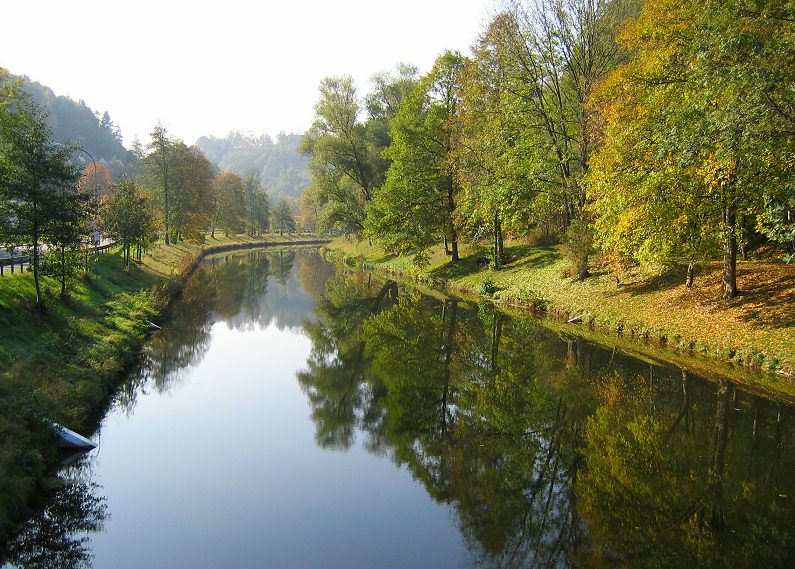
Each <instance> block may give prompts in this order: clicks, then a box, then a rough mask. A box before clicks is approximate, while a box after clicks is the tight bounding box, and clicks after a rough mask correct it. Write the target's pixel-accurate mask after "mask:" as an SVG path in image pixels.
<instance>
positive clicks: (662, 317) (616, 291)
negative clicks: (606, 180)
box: [327, 238, 795, 391]
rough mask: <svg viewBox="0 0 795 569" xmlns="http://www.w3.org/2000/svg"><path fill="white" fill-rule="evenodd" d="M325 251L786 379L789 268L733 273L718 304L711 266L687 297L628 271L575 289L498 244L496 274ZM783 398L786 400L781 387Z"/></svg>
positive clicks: (529, 251) (658, 278) (673, 283)
mask: <svg viewBox="0 0 795 569" xmlns="http://www.w3.org/2000/svg"><path fill="white" fill-rule="evenodd" d="M327 249H328V250H330V251H331V252H332V253H333V254H334V255H336V256H338V257H339V258H340V259H342V260H343V261H344V262H346V263H347V264H349V265H354V266H355V265H358V266H370V267H373V268H374V269H376V270H379V271H383V272H388V273H393V274H400V275H403V276H404V277H408V278H411V279H414V280H416V281H418V282H423V283H426V284H431V285H433V286H436V287H439V288H449V289H451V290H455V291H458V292H461V293H467V294H472V295H478V296H481V297H484V296H485V297H487V298H489V299H490V300H492V301H494V302H497V303H500V304H505V305H514V306H518V307H531V308H536V309H542V310H545V311H546V312H548V313H549V314H550V315H554V316H557V317H558V318H559V319H568V318H571V317H572V316H582V318H583V321H584V322H585V324H586V325H590V326H591V327H593V328H595V329H597V330H602V331H611V332H620V333H621V334H622V335H623V336H624V337H625V338H626V337H630V338H633V337H634V338H637V339H642V340H653V341H655V342H656V343H658V344H663V345H665V346H667V347H674V348H678V349H679V350H680V351H684V352H687V353H692V354H695V355H700V356H707V357H708V358H711V359H714V360H717V361H724V362H731V363H732V364H740V365H743V366H746V367H754V368H759V369H762V370H764V371H769V372H775V373H778V374H781V375H784V376H787V377H792V376H793V374H794V373H795V266H791V265H781V264H773V263H762V262H744V263H739V265H738V282H739V286H740V289H741V290H742V291H743V294H742V295H741V296H740V297H739V298H737V299H734V300H731V301H725V300H722V299H721V298H720V290H721V288H720V286H721V283H720V278H721V269H720V265H719V264H718V263H715V264H713V265H710V266H708V267H705V268H703V269H701V270H700V271H699V272H698V274H697V278H696V282H695V286H694V287H693V288H692V289H687V288H686V287H685V286H684V272H682V271H677V270H674V271H668V272H656V273H652V272H643V271H641V270H640V269H636V270H634V271H633V272H630V273H629V274H627V275H624V276H623V277H622V282H621V283H617V282H616V280H615V276H613V275H611V274H608V273H607V272H606V271H602V272H599V271H598V270H596V271H595V274H594V275H593V276H591V277H589V278H587V279H585V280H584V281H578V280H575V279H572V278H569V277H568V276H566V274H567V273H568V270H567V269H568V267H567V265H566V262H565V261H564V260H563V259H562V258H561V256H560V255H559V254H558V252H557V250H556V249H555V248H552V247H531V246H527V245H523V244H520V243H510V244H508V246H507V248H506V254H507V259H508V261H507V264H506V265H505V266H504V267H503V268H502V269H500V270H498V271H494V270H491V269H490V268H489V266H488V262H487V260H486V255H485V252H484V251H483V249H481V248H478V247H475V246H469V247H466V248H464V250H463V253H462V259H461V261H460V262H459V263H450V262H449V258H448V257H446V256H445V254H444V251H443V250H442V248H441V247H438V248H435V249H434V250H432V251H431V254H430V262H429V264H428V265H427V266H425V267H422V268H417V267H415V266H414V265H413V263H412V261H411V258H410V257H395V256H389V255H385V254H384V252H383V251H381V250H379V249H378V248H377V247H374V246H372V245H369V244H367V243H365V242H360V243H356V242H353V241H348V240H346V239H342V238H341V239H338V240H336V241H334V242H333V243H332V244H330V245H329V246H328V247H327ZM787 383H788V384H789V383H791V382H789V381H788V382H787ZM786 390H787V391H791V389H789V386H788V387H787V389H786Z"/></svg>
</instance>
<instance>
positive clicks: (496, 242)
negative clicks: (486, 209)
mask: <svg viewBox="0 0 795 569" xmlns="http://www.w3.org/2000/svg"><path fill="white" fill-rule="evenodd" d="M493 234H494V252H493V259H494V268H495V269H499V268H500V264H501V262H502V259H500V214H499V213H497V210H496V209H495V210H494V231H493Z"/></svg>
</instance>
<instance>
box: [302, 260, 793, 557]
mask: <svg viewBox="0 0 795 569" xmlns="http://www.w3.org/2000/svg"><path fill="white" fill-rule="evenodd" d="M316 314H317V321H316V322H312V323H308V324H307V325H306V329H307V332H308V333H309V335H310V337H311V338H312V341H313V352H312V356H311V358H310V360H309V361H308V363H307V368H306V370H305V371H304V372H302V373H301V374H300V375H299V381H300V383H301V385H302V387H303V389H304V391H305V393H306V394H307V397H308V400H309V402H310V404H311V406H312V418H313V420H314V422H315V424H316V436H317V442H318V444H320V445H322V446H324V447H327V448H336V449H345V448H348V447H350V446H351V444H352V443H353V440H354V438H355V436H356V435H357V434H358V433H361V434H362V435H363V436H364V437H365V439H366V445H367V447H368V448H370V449H371V450H372V452H375V453H378V454H381V455H385V456H389V457H390V458H391V459H392V460H393V461H394V462H395V463H396V464H398V465H401V466H406V467H408V468H409V469H410V471H411V472H412V474H413V476H414V477H415V479H416V480H418V481H420V482H422V484H423V485H424V486H425V488H426V489H427V491H428V493H429V495H430V496H431V497H433V499H434V500H437V501H440V502H444V503H448V504H450V505H451V507H452V508H453V509H454V511H455V512H456V514H457V517H458V521H459V525H460V529H461V531H462V534H463V536H464V538H465V540H466V542H467V544H468V546H469V548H470V551H471V553H472V555H473V558H474V559H475V560H476V564H477V565H480V566H484V567H569V566H572V567H573V566H598V567H601V566H605V565H607V566H627V567H652V566H655V567H682V566H699V567H725V566H733V567H758V566H762V565H763V566H768V567H783V566H786V565H787V563H788V561H790V560H791V559H792V558H793V554H795V543H794V542H793V538H795V529H794V528H793V524H792V522H793V520H794V519H795V517H794V514H795V508H793V492H795V488H793V481H792V479H791V477H790V476H789V474H790V473H791V472H792V468H793V466H795V464H794V461H793V456H795V453H794V452H793V451H794V450H795V449H793V448H792V443H791V441H792V440H793V439H792V428H793V427H792V425H793V421H792V410H791V409H790V408H784V407H781V406H779V405H778V404H775V403H772V402H769V401H765V400H763V399H760V398H757V397H753V396H751V395H749V394H746V393H743V392H741V391H739V390H738V389H736V388H735V387H734V386H733V385H731V384H730V383H729V382H728V381H725V380H722V381H720V382H718V383H717V384H715V383H709V382H705V381H701V380H699V379H697V378H693V377H690V376H689V375H688V374H687V373H686V372H681V371H677V370H673V369H665V368H661V367H658V366H656V365H653V364H648V363H644V362H641V361H638V360H634V359H632V358H629V357H627V356H625V355H623V354H621V353H618V352H616V351H612V352H611V351H606V350H603V349H599V348H596V347H595V346H593V345H590V344H588V343H586V342H584V341H583V340H582V339H578V338H562V337H560V336H558V335H557V334H554V333H551V332H550V331H548V330H547V329H545V328H543V327H541V326H539V325H537V324H536V323H534V322H533V321H529V320H517V319H513V318H508V317H506V316H505V315H503V314H501V313H500V312H498V311H495V310H493V309H491V308H488V307H480V308H473V307H470V306H466V305H462V303H460V302H457V301H455V300H451V299H444V300H436V299H432V298H429V297H427V296H423V295H421V294H419V293H417V292H413V291H405V290H401V291H400V292H399V293H398V289H397V287H396V285H395V284H394V283H391V282H387V283H381V282H375V281H373V280H372V278H371V277H367V276H362V275H348V276H340V277H334V278H333V279H331V281H330V282H329V284H328V291H327V293H326V295H324V296H322V297H320V298H318V301H317V308H316Z"/></svg>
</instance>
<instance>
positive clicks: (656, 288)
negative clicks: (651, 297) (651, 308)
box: [621, 266, 699, 295]
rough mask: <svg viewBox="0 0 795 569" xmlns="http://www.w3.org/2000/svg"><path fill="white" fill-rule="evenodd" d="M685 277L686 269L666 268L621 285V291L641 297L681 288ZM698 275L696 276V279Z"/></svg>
mask: <svg viewBox="0 0 795 569" xmlns="http://www.w3.org/2000/svg"><path fill="white" fill-rule="evenodd" d="M686 276H687V267H679V266H674V267H670V268H668V269H667V270H666V271H665V272H663V273H661V274H659V275H656V276H653V277H650V278H645V279H643V280H641V281H637V282H632V283H627V284H622V285H621V290H622V291H623V292H627V293H629V294H632V295H643V294H649V293H652V292H660V291H663V290H670V289H673V288H676V287H678V286H681V285H683V284H684V283H685V278H686ZM698 277H699V275H698V274H697V275H696V279H698Z"/></svg>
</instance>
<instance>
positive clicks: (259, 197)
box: [0, 69, 312, 308]
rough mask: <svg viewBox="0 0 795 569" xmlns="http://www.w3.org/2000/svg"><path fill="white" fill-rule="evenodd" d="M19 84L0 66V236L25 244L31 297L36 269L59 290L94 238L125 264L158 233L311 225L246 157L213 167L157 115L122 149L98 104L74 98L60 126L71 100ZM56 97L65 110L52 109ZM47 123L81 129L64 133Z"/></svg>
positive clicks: (40, 299)
mask: <svg viewBox="0 0 795 569" xmlns="http://www.w3.org/2000/svg"><path fill="white" fill-rule="evenodd" d="M29 86H30V84H29V82H28V81H26V80H23V79H20V78H17V77H14V76H11V75H10V74H8V73H7V72H5V71H4V70H2V69H0V145H1V146H0V179H2V182H1V183H0V218H2V220H3V223H2V226H0V244H2V246H3V247H4V248H5V249H6V250H7V251H9V252H11V253H14V252H15V250H21V251H23V252H26V253H28V254H29V257H30V269H31V270H32V272H33V278H34V282H35V289H36V306H37V307H39V308H43V307H44V305H45V300H44V295H43V293H42V288H41V282H40V281H41V278H40V277H42V276H50V277H54V278H55V279H56V280H57V281H58V283H59V287H60V297H61V298H62V299H64V298H66V297H67V296H68V293H69V290H70V288H71V286H72V285H73V284H74V282H75V280H76V279H77V278H79V277H80V276H82V275H89V273H90V271H91V264H92V262H93V260H94V256H93V255H90V254H89V252H90V250H91V248H92V247H96V246H98V245H99V244H100V242H101V241H100V240H101V239H106V240H110V241H111V242H114V243H116V244H117V245H119V246H120V247H121V249H122V252H123V256H124V264H125V266H126V267H128V268H129V266H130V261H131V259H135V260H137V261H140V260H141V258H142V255H143V254H144V253H146V251H147V250H148V249H149V248H150V247H151V246H152V245H154V244H155V242H156V241H158V240H159V239H163V240H164V241H165V244H166V245H170V244H176V243H178V242H180V241H189V242H191V243H203V242H204V241H205V240H206V239H207V238H214V237H215V236H216V233H217V232H223V233H224V235H226V236H228V235H230V234H235V235H236V234H238V233H245V234H246V235H249V236H252V237H254V236H257V235H260V234H262V233H264V232H267V231H270V230H273V231H274V232H278V233H280V234H284V233H291V232H293V231H295V230H296V229H297V228H299V226H300V229H302V230H306V229H309V228H311V224H312V220H311V219H310V218H309V217H308V215H306V212H308V211H311V210H307V209H306V208H304V210H302V211H303V212H304V216H303V217H298V219H297V215H296V213H297V210H296V204H295V201H294V200H290V199H288V198H287V197H282V198H281V199H280V200H279V201H276V202H275V203H271V198H270V196H269V193H268V191H267V188H266V187H265V186H264V184H263V177H262V173H261V171H260V170H258V169H257V168H256V167H252V168H250V169H249V170H247V171H246V172H245V173H244V174H243V175H239V174H236V173H234V172H231V171H224V172H221V171H219V169H218V167H217V166H215V165H214V164H212V163H211V162H210V161H209V160H208V159H207V158H206V157H205V155H204V154H203V153H202V151H201V150H200V149H199V148H198V147H197V146H188V145H186V144H185V142H184V141H182V140H180V139H179V138H177V137H175V136H174V135H172V134H171V133H170V132H169V131H168V129H167V128H165V127H164V126H163V125H162V124H160V123H158V124H156V125H155V126H154V127H153V129H152V132H151V133H150V137H151V140H150V142H149V143H148V144H147V145H146V146H143V145H142V144H141V143H140V141H138V140H137V139H135V140H134V141H133V143H132V145H131V148H130V150H129V151H126V150H124V147H123V146H121V136H120V133H119V131H118V129H117V128H116V127H115V126H113V124H112V122H111V121H110V118H109V116H108V114H107V113H105V114H104V115H103V117H102V118H98V117H97V116H95V115H94V114H92V113H91V111H90V110H89V109H88V108H87V107H85V105H84V104H82V103H81V105H80V106H79V110H80V112H79V115H82V114H86V113H87V114H86V117H88V118H86V120H85V121H84V122H85V125H83V127H81V128H77V127H75V128H74V129H73V130H69V129H66V130H63V129H64V128H65V127H64V125H65V124H67V123H68V122H69V121H67V120H66V119H65V118H64V117H74V116H76V115H75V111H74V104H73V102H71V100H70V99H66V98H58V99H55V101H54V102H52V101H51V102H50V103H47V105H46V106H44V105H43V104H42V103H41V102H40V96H38V95H37V93H38V94H41V93H44V94H45V95H47V96H48V97H49V96H50V95H51V92H50V91H48V90H46V89H38V90H34V94H33V95H31V93H30V91H29ZM50 98H51V97H50ZM59 101H60V102H59ZM70 104H71V106H70ZM58 105H60V106H62V107H68V108H71V109H72V110H71V111H69V112H67V113H65V114H64V113H61V114H59V113H58V112H57V108H58ZM83 111H85V112H83ZM92 119H93V121H94V122H92ZM72 122H74V121H72ZM95 123H96V124H95ZM53 125H55V126H53ZM86 125H88V126H86ZM92 125H93V126H92ZM94 127H96V128H94ZM57 129H61V130H57ZM56 132H60V133H61V135H63V134H65V133H66V134H70V133H71V134H72V135H74V134H82V135H83V136H81V138H80V139H79V140H77V141H74V140H69V139H63V138H62V137H61V136H59V135H56ZM97 132H99V133H101V134H102V135H103V136H104V139H103V140H104V142H108V140H105V139H108V137H110V139H109V140H110V141H111V142H112V144H111V146H113V145H115V147H114V148H112V149H111V150H114V151H115V150H118V149H121V150H120V153H121V151H124V153H126V156H125V160H126V163H121V161H120V160H119V159H118V156H117V155H114V158H113V160H111V161H108V160H107V159H106V156H107V154H106V150H103V148H105V147H104V146H102V145H101V144H100V142H102V141H101V140H100V139H101V138H102V137H99V138H97V137H94V138H92V136H93V135H94V134H96V133H97ZM98 140H100V141H99V142H98ZM92 144H93V145H92ZM109 144H110V143H109ZM97 145H99V146H97ZM87 147H90V148H91V149H92V151H89V150H87ZM95 153H96V154H95ZM116 162H118V163H119V164H118V165H116V166H114V164H115V163H116ZM114 170H117V171H114Z"/></svg>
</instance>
